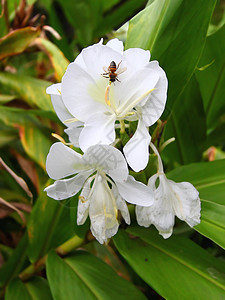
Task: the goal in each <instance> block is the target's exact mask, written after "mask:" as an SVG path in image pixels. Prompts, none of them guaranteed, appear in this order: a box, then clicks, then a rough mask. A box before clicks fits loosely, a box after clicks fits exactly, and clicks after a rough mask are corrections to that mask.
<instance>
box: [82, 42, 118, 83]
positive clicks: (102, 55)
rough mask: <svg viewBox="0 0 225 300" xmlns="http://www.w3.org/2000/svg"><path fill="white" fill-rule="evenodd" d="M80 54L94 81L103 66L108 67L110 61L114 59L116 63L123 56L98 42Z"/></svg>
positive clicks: (98, 76) (101, 71) (99, 74)
mask: <svg viewBox="0 0 225 300" xmlns="http://www.w3.org/2000/svg"><path fill="white" fill-rule="evenodd" d="M82 55H83V60H84V62H85V64H86V67H87V69H88V71H89V74H90V76H92V78H93V79H94V80H95V81H96V80H98V79H99V78H100V77H102V75H101V74H102V73H104V72H105V71H104V69H103V67H106V68H108V67H109V65H110V63H111V61H115V63H116V65H118V63H119V62H120V61H121V60H122V58H123V56H122V54H121V53H119V52H117V51H115V50H114V49H112V48H111V47H107V46H105V45H100V44H97V45H94V46H92V48H91V47H88V48H86V49H84V50H83V51H82Z"/></svg>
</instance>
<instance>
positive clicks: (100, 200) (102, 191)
mask: <svg viewBox="0 0 225 300" xmlns="http://www.w3.org/2000/svg"><path fill="white" fill-rule="evenodd" d="M95 180H97V182H95V183H94V184H93V187H92V189H93V194H92V196H91V198H90V207H89V216H90V219H91V231H92V234H93V235H94V237H95V238H96V239H97V240H98V241H99V243H101V244H103V243H104V242H107V239H108V238H111V237H112V236H113V235H115V234H116V232H117V230H118V227H119V223H118V220H117V206H116V200H115V198H113V194H112V192H111V191H110V189H109V186H108V185H107V183H106V181H105V179H103V178H102V177H101V176H98V177H97V178H96V179H95Z"/></svg>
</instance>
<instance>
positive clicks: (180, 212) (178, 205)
mask: <svg viewBox="0 0 225 300" xmlns="http://www.w3.org/2000/svg"><path fill="white" fill-rule="evenodd" d="M168 182H169V184H170V187H171V189H172V201H173V208H174V210H175V214H176V216H177V217H178V218H179V219H180V220H183V221H185V222H187V224H188V225H189V226H191V227H193V226H195V225H197V224H199V223H200V211H201V202H200V198H199V192H198V191H197V190H196V188H195V187H194V186H193V185H192V184H191V183H189V182H179V183H176V182H174V181H172V180H169V179H168Z"/></svg>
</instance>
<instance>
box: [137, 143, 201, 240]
mask: <svg viewBox="0 0 225 300" xmlns="http://www.w3.org/2000/svg"><path fill="white" fill-rule="evenodd" d="M150 146H151V148H152V149H153V151H154V152H155V154H156V155H157V156H158V163H159V167H158V173H157V174H155V175H153V176H152V177H151V178H149V182H148V186H149V187H150V188H152V189H153V191H154V195H155V201H154V203H153V205H152V206H151V207H141V206H136V216H137V222H138V224H139V225H141V226H144V227H149V226H150V225H151V224H153V225H155V227H156V228H157V230H158V231H159V234H161V235H162V236H163V237H164V238H165V239H166V238H169V237H170V236H171V234H172V232H173V226H174V222H175V216H177V217H178V218H179V219H180V220H182V221H185V222H186V223H187V224H188V225H189V226H191V227H193V226H195V225H197V224H199V223H200V211H201V202H200V198H199V192H198V191H197V190H196V188H195V187H194V186H193V185H192V184H191V183H189V182H179V183H176V182H174V181H172V180H169V179H167V178H166V175H165V174H164V171H163V165H162V160H161V158H160V155H159V153H158V151H157V149H156V147H155V146H154V145H153V144H152V143H151V144H150ZM157 179H159V185H158V187H156V180H157Z"/></svg>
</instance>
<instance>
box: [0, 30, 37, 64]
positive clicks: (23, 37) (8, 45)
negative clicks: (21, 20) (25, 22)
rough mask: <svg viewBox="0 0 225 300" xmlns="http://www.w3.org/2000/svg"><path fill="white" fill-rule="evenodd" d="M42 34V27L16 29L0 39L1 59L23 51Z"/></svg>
mask: <svg viewBox="0 0 225 300" xmlns="http://www.w3.org/2000/svg"><path fill="white" fill-rule="evenodd" d="M39 35H40V29H39V28H34V27H25V28H21V29H16V30H13V31H11V32H10V33H8V34H7V35H6V36H4V37H3V38H1V39H0V59H3V58H5V57H8V56H12V55H16V54H19V53H21V52H23V51H24V50H25V49H26V48H27V47H28V46H29V45H30V44H31V43H32V42H33V41H34V40H35V39H36V37H38V36H39Z"/></svg>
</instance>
